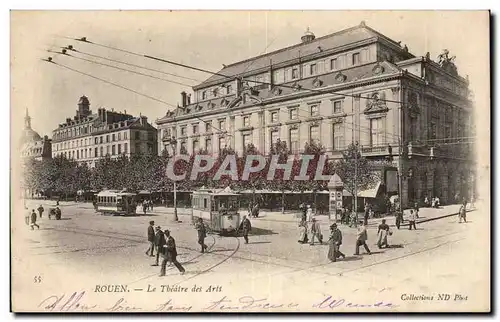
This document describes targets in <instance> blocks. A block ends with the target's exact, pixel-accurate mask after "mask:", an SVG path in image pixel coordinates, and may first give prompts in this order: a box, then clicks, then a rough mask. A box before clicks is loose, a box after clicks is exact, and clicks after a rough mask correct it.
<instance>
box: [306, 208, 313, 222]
mask: <svg viewBox="0 0 500 322" xmlns="http://www.w3.org/2000/svg"><path fill="white" fill-rule="evenodd" d="M312 218H313V210H312V208H311V205H307V221H308V222H312Z"/></svg>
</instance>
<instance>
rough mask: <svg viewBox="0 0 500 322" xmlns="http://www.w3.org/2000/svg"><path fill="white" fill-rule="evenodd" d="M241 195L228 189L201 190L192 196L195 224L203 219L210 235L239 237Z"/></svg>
mask: <svg viewBox="0 0 500 322" xmlns="http://www.w3.org/2000/svg"><path fill="white" fill-rule="evenodd" d="M239 209H240V195H239V194H238V193H236V192H234V191H232V190H231V188H229V187H227V188H226V189H205V188H201V189H200V190H198V191H194V192H193V194H192V215H191V216H192V220H193V223H196V222H197V221H198V218H202V219H203V222H204V223H205V225H206V226H207V228H208V229H207V231H208V232H209V233H218V234H220V235H237V234H238V229H239V227H240V223H241V218H240V213H239Z"/></svg>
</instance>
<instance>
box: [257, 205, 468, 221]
mask: <svg viewBox="0 0 500 322" xmlns="http://www.w3.org/2000/svg"><path fill="white" fill-rule="evenodd" d="M459 209H460V205H458V204H457V205H447V206H442V207H440V208H439V209H436V208H420V210H419V218H418V219H417V221H416V223H417V224H418V223H424V222H427V221H431V220H437V219H441V218H445V217H450V216H455V215H457V214H458V210H459ZM470 211H474V209H472V210H471V209H467V212H470ZM408 214H409V211H404V219H405V222H404V223H403V224H401V226H407V225H408V221H407V219H406V217H407V216H408ZM300 216H301V215H300V213H299V212H296V213H284V214H282V213H281V212H262V211H261V212H260V215H259V218H253V219H252V220H258V221H275V222H298V221H299V220H300ZM314 218H316V220H317V221H318V222H320V223H333V222H335V219H334V218H332V219H329V218H328V215H318V216H314ZM360 219H361V217H360ZM382 219H385V220H386V221H387V224H389V225H390V226H391V225H394V222H395V216H385V217H380V218H371V219H368V226H374V225H379V224H380V223H381V222H382ZM338 221H340V218H339V220H338Z"/></svg>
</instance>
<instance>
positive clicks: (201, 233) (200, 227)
mask: <svg viewBox="0 0 500 322" xmlns="http://www.w3.org/2000/svg"><path fill="white" fill-rule="evenodd" d="M194 227H195V229H196V230H197V231H198V244H200V246H201V252H202V253H204V252H205V250H206V249H207V248H208V246H207V245H205V238H206V237H207V231H206V228H205V224H204V223H203V218H201V217H200V218H198V222H197V223H196V224H195V226H194Z"/></svg>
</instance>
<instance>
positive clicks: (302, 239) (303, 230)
mask: <svg viewBox="0 0 500 322" xmlns="http://www.w3.org/2000/svg"><path fill="white" fill-rule="evenodd" d="M299 233H300V234H299V243H301V244H305V243H307V241H308V238H307V221H306V220H301V221H300V223H299Z"/></svg>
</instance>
